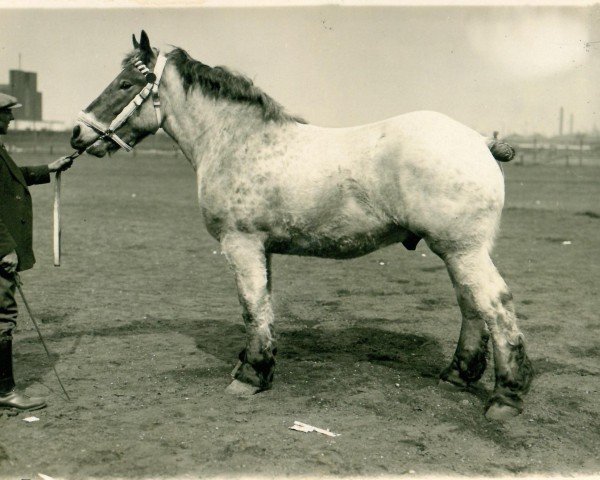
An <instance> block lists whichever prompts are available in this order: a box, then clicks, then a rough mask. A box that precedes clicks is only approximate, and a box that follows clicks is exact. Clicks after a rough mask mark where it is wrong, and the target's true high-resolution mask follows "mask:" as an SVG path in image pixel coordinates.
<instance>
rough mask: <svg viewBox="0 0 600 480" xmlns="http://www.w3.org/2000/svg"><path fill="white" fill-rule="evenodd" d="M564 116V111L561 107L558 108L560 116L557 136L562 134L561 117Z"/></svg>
mask: <svg viewBox="0 0 600 480" xmlns="http://www.w3.org/2000/svg"><path fill="white" fill-rule="evenodd" d="M564 116H565V110H564V109H563V107H560V114H559V116H558V134H559V135H561V136H562V134H563V117H564Z"/></svg>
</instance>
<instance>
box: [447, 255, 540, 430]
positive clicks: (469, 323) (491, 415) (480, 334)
mask: <svg viewBox="0 0 600 480" xmlns="http://www.w3.org/2000/svg"><path fill="white" fill-rule="evenodd" d="M440 256H442V258H443V259H444V261H445V263H446V266H447V268H448V272H449V274H450V278H451V279H452V283H453V284H454V288H455V290H456V295H457V299H458V304H459V306H460V309H461V312H462V316H463V325H462V328H461V335H460V339H459V343H458V346H457V349H456V352H455V354H454V357H453V359H452V363H451V364H450V366H449V367H448V368H447V369H446V370H444V371H443V372H442V380H446V381H449V382H451V383H453V384H457V385H461V386H468V385H469V384H471V383H473V382H475V381H477V380H479V378H480V377H481V376H482V374H483V372H484V370H485V367H486V353H487V348H486V345H487V340H488V337H489V336H491V338H492V344H493V351H494V369H495V375H496V383H495V387H494V392H493V394H492V396H491V397H490V399H489V400H488V405H487V411H486V417H487V418H488V419H494V420H504V419H507V418H509V417H512V416H515V415H517V414H519V413H521V411H522V410H523V397H524V395H525V394H526V393H527V391H528V390H529V387H530V385H531V380H532V378H533V369H532V366H531V362H530V361H529V359H528V357H527V354H526V352H525V343H524V339H523V334H522V333H521V332H520V330H519V329H518V327H517V321H516V315H515V310H514V306H513V302H512V295H511V293H510V291H509V290H508V287H507V286H506V283H505V282H504V280H503V279H502V277H501V276H500V274H499V273H498V271H497V269H496V267H495V266H494V264H493V263H492V260H491V258H490V257H489V253H488V251H487V249H486V248H481V249H479V250H476V251H469V252H455V253H451V254H445V255H440ZM488 332H489V334H488Z"/></svg>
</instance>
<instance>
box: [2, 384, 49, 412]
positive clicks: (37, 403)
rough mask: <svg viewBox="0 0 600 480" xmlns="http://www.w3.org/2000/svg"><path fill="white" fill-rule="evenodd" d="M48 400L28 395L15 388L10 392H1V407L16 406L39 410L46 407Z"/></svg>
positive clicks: (23, 408)
mask: <svg viewBox="0 0 600 480" xmlns="http://www.w3.org/2000/svg"><path fill="white" fill-rule="evenodd" d="M45 406H46V402H45V401H44V399H43V398H37V397H28V396H27V395H25V394H24V393H19V392H17V391H16V390H15V389H13V390H11V391H10V392H8V393H0V408H15V409H17V410H22V411H30V410H39V409H40V408H44V407H45Z"/></svg>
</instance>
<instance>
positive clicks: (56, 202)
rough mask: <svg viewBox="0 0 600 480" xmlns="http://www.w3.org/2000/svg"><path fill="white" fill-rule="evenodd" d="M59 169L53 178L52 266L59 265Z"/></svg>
mask: <svg viewBox="0 0 600 480" xmlns="http://www.w3.org/2000/svg"><path fill="white" fill-rule="evenodd" d="M60 173H61V172H60V171H58V172H56V177H55V179H54V232H53V233H54V242H53V246H54V266H55V267H60V177H61V175H60Z"/></svg>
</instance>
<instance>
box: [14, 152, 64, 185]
mask: <svg viewBox="0 0 600 480" xmlns="http://www.w3.org/2000/svg"><path fill="white" fill-rule="evenodd" d="M71 165H73V159H72V158H69V157H61V158H59V159H58V160H54V161H53V162H52V163H49V164H48V165H38V166H36V167H20V168H21V172H23V176H24V177H25V181H26V182H27V185H38V184H41V183H49V182H50V173H51V172H58V171H60V172H62V171H63V170H66V169H67V168H69V167H71Z"/></svg>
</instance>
